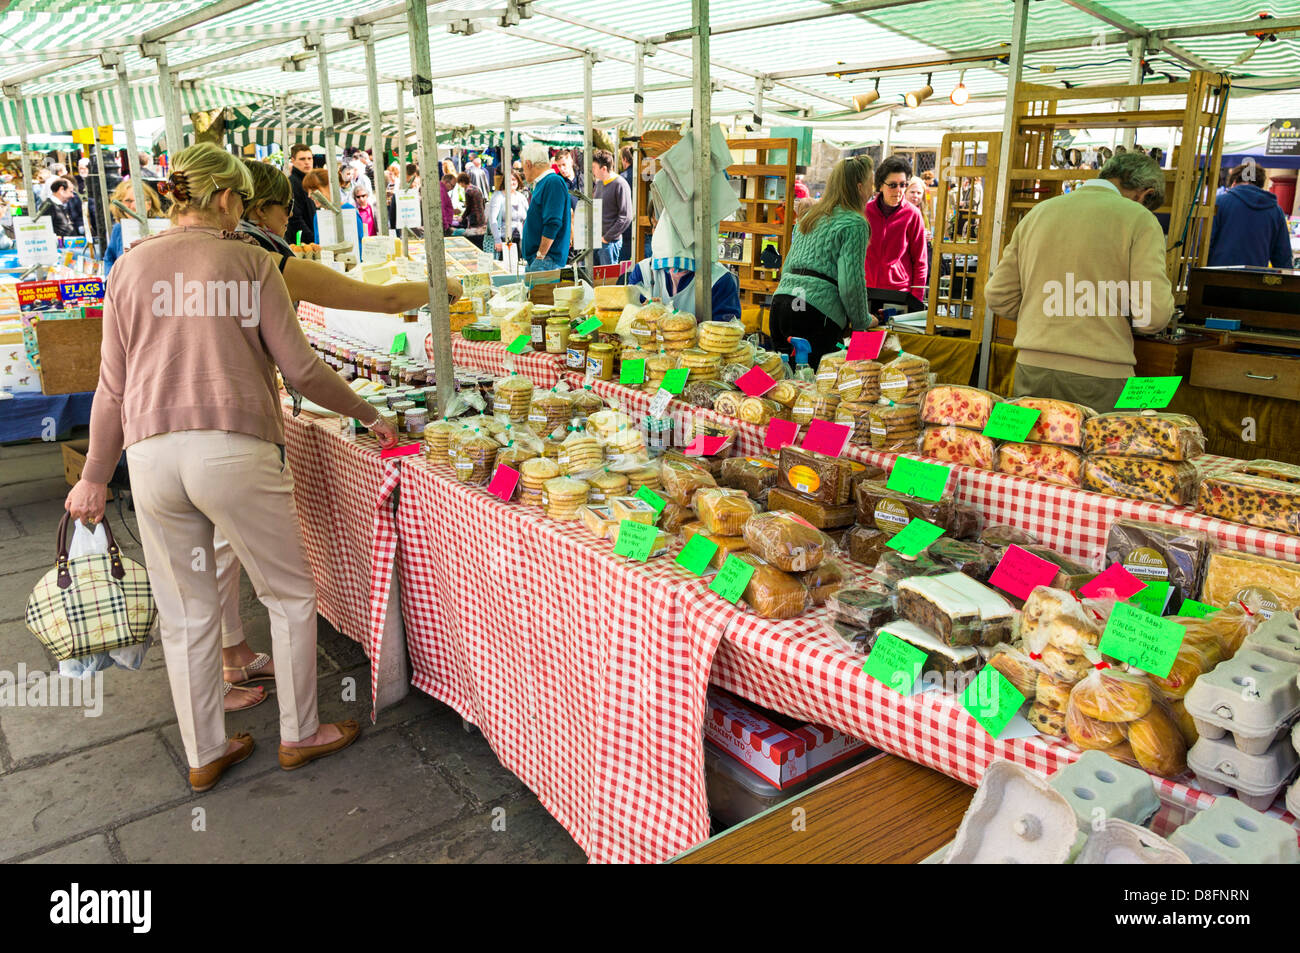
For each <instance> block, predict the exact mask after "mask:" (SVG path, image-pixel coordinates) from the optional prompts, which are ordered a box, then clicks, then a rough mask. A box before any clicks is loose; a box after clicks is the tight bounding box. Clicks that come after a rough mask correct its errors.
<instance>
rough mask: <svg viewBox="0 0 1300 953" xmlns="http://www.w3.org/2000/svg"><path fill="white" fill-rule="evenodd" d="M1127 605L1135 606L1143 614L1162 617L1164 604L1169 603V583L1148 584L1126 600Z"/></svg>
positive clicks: (1166, 581)
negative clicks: (1147, 613)
mask: <svg viewBox="0 0 1300 953" xmlns="http://www.w3.org/2000/svg"><path fill="white" fill-rule="evenodd" d="M1125 601H1126V602H1128V604H1129V605H1131V606H1137V607H1138V608H1139V609H1141V610H1142V611H1143V612H1150V613H1151V614H1152V615H1164V614H1165V603H1167V602H1168V601H1169V582H1168V580H1165V581H1161V582H1149V583H1147V584H1146V585H1145V586H1143V587H1142V588H1141V589H1139V590H1138V591H1137V592H1135V593H1133V595H1131V596H1129V597H1128V599H1127V600H1125Z"/></svg>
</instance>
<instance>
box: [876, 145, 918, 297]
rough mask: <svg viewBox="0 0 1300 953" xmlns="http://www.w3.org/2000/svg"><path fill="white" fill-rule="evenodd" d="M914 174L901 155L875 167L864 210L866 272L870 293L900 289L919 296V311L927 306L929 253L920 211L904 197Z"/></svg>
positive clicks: (905, 292)
mask: <svg viewBox="0 0 1300 953" xmlns="http://www.w3.org/2000/svg"><path fill="white" fill-rule="evenodd" d="M911 177H912V166H911V164H910V163H908V161H907V160H906V159H900V158H899V157H898V156H890V157H889V158H887V159H886V160H885V161H884V162H882V163H880V165H879V167H878V168H877V169H876V194H875V195H874V196H873V197H872V199H871V200H870V201H869V202H867V207H866V210H865V214H866V216H867V223H868V224H869V225H870V226H871V243H870V244H869V245H867V260H866V273H867V289H868V294H870V289H872V288H883V289H886V290H888V291H901V292H903V293H904V294H909V295H911V296H912V297H913V298H914V299H916V303H915V304H914V305H913V306H912V307H913V309H915V310H918V311H919V310H924V308H925V305H924V304H923V303H922V302H923V301H924V300H925V297H926V283H925V282H926V270H927V265H928V261H927V258H928V255H927V252H926V245H925V220H924V218H923V217H922V216H921V210H920V209H918V208H917V207H916V206H915V205H913V204H912V203H910V202H906V201H904V200H903V194H904V192H905V191H906V189H907V181H908V179H910V178H911Z"/></svg>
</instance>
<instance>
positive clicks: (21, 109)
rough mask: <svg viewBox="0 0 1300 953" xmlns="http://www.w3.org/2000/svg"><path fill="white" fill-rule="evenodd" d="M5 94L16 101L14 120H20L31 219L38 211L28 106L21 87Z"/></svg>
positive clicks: (24, 184)
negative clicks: (28, 141) (33, 181)
mask: <svg viewBox="0 0 1300 953" xmlns="http://www.w3.org/2000/svg"><path fill="white" fill-rule="evenodd" d="M4 94H5V95H6V96H7V97H9V98H10V99H12V100H13V101H14V118H16V119H17V120H18V148H20V149H22V150H23V153H22V165H23V190H24V191H26V193H27V201H26V202H25V203H24V207H23V211H24V212H26V213H27V217H28V218H31V217H32V213H33V212H35V211H36V195H35V193H34V192H32V157H31V156H30V155H28V151H29V150H28V148H27V106H26V104H25V103H24V102H23V98H22V90H21V88H20V87H18V86H6V87H5V88H4Z"/></svg>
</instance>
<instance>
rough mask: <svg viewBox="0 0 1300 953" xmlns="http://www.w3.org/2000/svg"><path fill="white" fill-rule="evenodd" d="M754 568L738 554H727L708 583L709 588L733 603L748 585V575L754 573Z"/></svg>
mask: <svg viewBox="0 0 1300 953" xmlns="http://www.w3.org/2000/svg"><path fill="white" fill-rule="evenodd" d="M754 568H755V567H754V566H751V565H750V564H749V563H747V562H745V561H744V560H743V559H741V558H739V557H738V556H734V555H733V556H728V557H727V561H726V562H725V563H723V564H722V568H721V569H719V570H718V574H717V575H716V576H714V577H713V582H711V583H709V589H711V590H712V591H713V592H716V593H717V594H718V595H720V596H722V598H724V599H726V600H727V601H728V602H730V603H732V604H734V603H735V602H736V600H737V599H739V598H740V597H741V595H742V594H743V593H744V591H745V587H746V586H748V585H749V577H750V576H752V575H754Z"/></svg>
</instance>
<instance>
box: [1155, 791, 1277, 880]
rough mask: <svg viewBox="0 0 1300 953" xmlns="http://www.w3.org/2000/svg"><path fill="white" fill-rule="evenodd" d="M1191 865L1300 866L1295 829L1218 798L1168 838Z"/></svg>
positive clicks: (1238, 804)
mask: <svg viewBox="0 0 1300 953" xmlns="http://www.w3.org/2000/svg"><path fill="white" fill-rule="evenodd" d="M1169 843H1171V844H1173V845H1174V846H1175V847H1177V848H1178V849H1180V850H1182V851H1183V852H1184V853H1185V854H1187V856H1188V857H1190V858H1191V859H1192V863H1194V864H1300V846H1298V845H1297V843H1296V833H1295V828H1294V827H1292V826H1291V825H1290V824H1287V823H1284V822H1283V821H1279V820H1278V819H1277V818H1275V817H1269V816H1268V815H1267V814H1261V813H1260V812H1259V811H1256V810H1253V809H1252V808H1249V807H1247V806H1246V805H1245V804H1242V803H1241V802H1240V801H1238V800H1237V799H1236V798H1230V797H1221V798H1218V799H1217V800H1216V801H1215V802H1214V803H1213V804H1211V805H1210V806H1209V807H1207V808H1206V809H1205V810H1203V811H1201V812H1200V813H1199V814H1197V815H1196V816H1195V817H1194V818H1192V819H1191V821H1189V822H1188V823H1186V824H1184V825H1183V826H1182V827H1180V828H1178V830H1176V831H1174V832H1173V833H1172V834H1170V835H1169Z"/></svg>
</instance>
